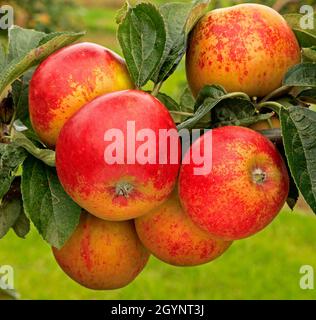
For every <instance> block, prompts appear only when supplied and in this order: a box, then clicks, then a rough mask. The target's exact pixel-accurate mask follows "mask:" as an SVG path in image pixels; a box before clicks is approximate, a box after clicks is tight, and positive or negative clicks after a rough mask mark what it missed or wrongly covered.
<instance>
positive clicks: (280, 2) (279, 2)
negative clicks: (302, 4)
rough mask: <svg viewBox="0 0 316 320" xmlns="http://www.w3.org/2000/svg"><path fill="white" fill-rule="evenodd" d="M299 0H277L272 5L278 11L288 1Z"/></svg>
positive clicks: (294, 1) (295, 0)
mask: <svg viewBox="0 0 316 320" xmlns="http://www.w3.org/2000/svg"><path fill="white" fill-rule="evenodd" d="M298 2H299V0H277V1H276V2H275V4H274V6H273V9H274V10H276V11H278V12H280V11H281V10H282V9H283V8H284V7H285V6H286V5H288V4H289V3H298Z"/></svg>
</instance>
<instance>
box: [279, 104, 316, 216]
mask: <svg viewBox="0 0 316 320" xmlns="http://www.w3.org/2000/svg"><path fill="white" fill-rule="evenodd" d="M280 119H281V126H282V135H283V142H284V147H285V153H286V157H287V160H288V164H289V167H290V171H291V173H292V176H293V178H294V181H295V183H296V185H297V187H298V189H299V190H300V192H301V193H302V195H303V196H304V198H305V200H306V201H307V203H308V204H309V205H310V207H311V208H312V210H313V211H314V212H315V213H316V140H315V136H316V113H315V112H313V111H311V110H309V109H307V108H303V107H297V106H292V107H289V108H287V109H281V112H280Z"/></svg>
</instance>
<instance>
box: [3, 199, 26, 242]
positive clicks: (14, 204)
mask: <svg viewBox="0 0 316 320" xmlns="http://www.w3.org/2000/svg"><path fill="white" fill-rule="evenodd" d="M22 210H23V209H22V203H21V200H20V199H13V200H12V201H10V202H9V203H6V202H4V203H2V204H1V205H0V239H1V238H3V237H4V236H5V235H6V234H7V233H8V231H9V230H10V228H11V227H13V226H14V224H15V223H16V221H17V219H18V218H19V215H20V213H21V211H22Z"/></svg>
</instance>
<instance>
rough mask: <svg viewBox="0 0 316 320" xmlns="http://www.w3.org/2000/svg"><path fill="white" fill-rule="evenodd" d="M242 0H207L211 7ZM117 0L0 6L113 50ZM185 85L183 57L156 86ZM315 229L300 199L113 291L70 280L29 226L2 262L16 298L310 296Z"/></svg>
mask: <svg viewBox="0 0 316 320" xmlns="http://www.w3.org/2000/svg"><path fill="white" fill-rule="evenodd" d="M175 1H176V0H175ZM183 1H184V0H183ZM131 2H133V1H131ZM152 2H154V3H156V4H163V3H166V2H168V1H166V0H156V1H155V0H154V1H152ZM184 2H190V0H187V1H184ZM244 2H245V1H240V0H213V1H212V8H213V9H214V8H220V7H224V6H231V5H234V4H239V3H244ZM249 2H256V3H262V4H265V5H269V6H273V7H274V8H276V9H277V10H278V11H280V12H281V13H287V12H291V13H298V12H299V8H300V6H301V5H303V4H310V5H315V0H304V1H296V0H290V1H288V0H266V1H249ZM123 3H124V1H123V0H66V1H65V0H64V1H62V0H54V1H51V0H28V1H25V0H7V1H3V0H1V1H0V5H2V4H10V5H12V6H13V7H14V9H15V24H17V25H20V26H23V27H27V28H35V29H37V30H41V31H45V32H49V31H58V30H75V31H79V30H86V31H87V35H86V36H85V38H84V39H83V40H85V41H92V42H96V43H99V44H102V45H104V46H106V47H108V48H111V49H113V50H115V51H117V52H118V53H120V48H119V45H118V42H117V40H116V29H117V26H116V23H115V16H116V12H117V9H118V8H119V7H120V6H121V5H122V4H123ZM315 7H316V6H315ZM185 86H186V79H185V68H184V63H182V64H181V65H180V66H179V69H178V70H177V71H176V72H175V74H174V75H173V76H172V77H171V78H170V79H169V80H168V81H167V82H166V83H165V85H164V86H163V88H162V91H163V92H165V93H168V94H169V95H171V96H173V97H174V98H175V99H177V98H178V97H179V96H180V94H181V92H182V91H183V89H184V88H185ZM315 235H316V218H315V216H314V215H312V214H311V213H310V211H309V210H308V208H306V205H305V204H304V202H300V203H299V205H298V206H297V209H296V212H294V213H291V212H290V211H289V210H288V208H285V209H284V210H283V212H282V213H281V214H280V216H279V217H278V218H277V219H276V221H275V222H274V223H273V224H272V225H271V226H270V227H269V228H267V229H266V230H265V231H263V232H262V233H260V234H258V235H256V236H255V237H252V238H251V239H247V240H243V241H239V242H237V243H235V244H234V245H233V247H232V248H231V249H230V250H229V251H228V252H227V253H226V254H225V255H224V256H223V257H222V258H220V259H219V260H217V261H215V262H213V263H210V264H208V265H205V266H202V267H198V268H186V269H180V268H175V267H171V266H167V265H165V264H163V263H161V262H158V261H157V260H156V259H154V258H151V261H150V263H149V266H148V267H147V268H146V269H145V270H144V272H143V273H142V274H141V275H140V277H139V278H137V279H136V281H135V282H134V283H132V284H131V285H130V286H128V287H127V288H124V289H121V290H116V291H111V292H94V291H90V290H87V289H84V288H82V287H80V286H79V285H77V284H76V283H74V282H73V281H71V280H70V279H69V278H68V277H67V276H66V275H65V274H64V273H63V272H62V271H61V270H60V269H59V267H58V266H57V264H56V263H55V261H54V258H53V256H52V254H51V250H50V248H49V246H48V245H47V244H46V243H45V242H44V241H42V239H41V238H40V236H39V235H38V234H37V232H36V231H35V230H34V229H33V230H32V232H31V233H30V234H29V236H28V237H27V239H26V240H25V241H23V240H21V239H18V238H17V237H15V235H14V234H13V233H12V232H10V233H9V235H8V236H7V237H6V238H4V239H3V240H0V265H2V264H10V265H12V266H13V267H14V268H15V277H16V279H15V280H16V281H15V283H16V289H17V290H18V291H19V293H20V294H21V297H22V299H315V298H316V290H307V291H304V290H301V289H300V287H299V280H300V276H301V275H300V274H299V269H300V267H301V266H302V265H305V264H308V265H312V266H314V268H315V270H316V256H315Z"/></svg>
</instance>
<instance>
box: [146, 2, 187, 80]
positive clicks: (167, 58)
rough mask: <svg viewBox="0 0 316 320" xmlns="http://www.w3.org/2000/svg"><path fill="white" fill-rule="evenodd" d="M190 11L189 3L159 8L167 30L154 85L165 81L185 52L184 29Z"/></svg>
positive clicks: (171, 4)
mask: <svg viewBox="0 0 316 320" xmlns="http://www.w3.org/2000/svg"><path fill="white" fill-rule="evenodd" d="M191 9H192V5H191V4H189V3H177V2H175V3H167V4H165V5H162V6H161V7H160V13H161V15H162V17H163V18H164V22H165V27H166V30H167V38H166V46H165V50H164V55H163V57H162V59H161V62H160V65H159V68H158V70H157V72H156V73H155V74H154V75H153V77H152V80H153V81H154V83H159V82H161V81H164V80H165V79H167V78H168V77H169V76H170V75H171V74H172V72H173V71H174V70H175V69H176V67H177V65H178V64H179V63H180V61H181V60H182V57H183V56H184V54H185V51H186V36H185V32H184V27H185V24H186V21H187V19H188V15H189V13H190V11H191Z"/></svg>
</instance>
